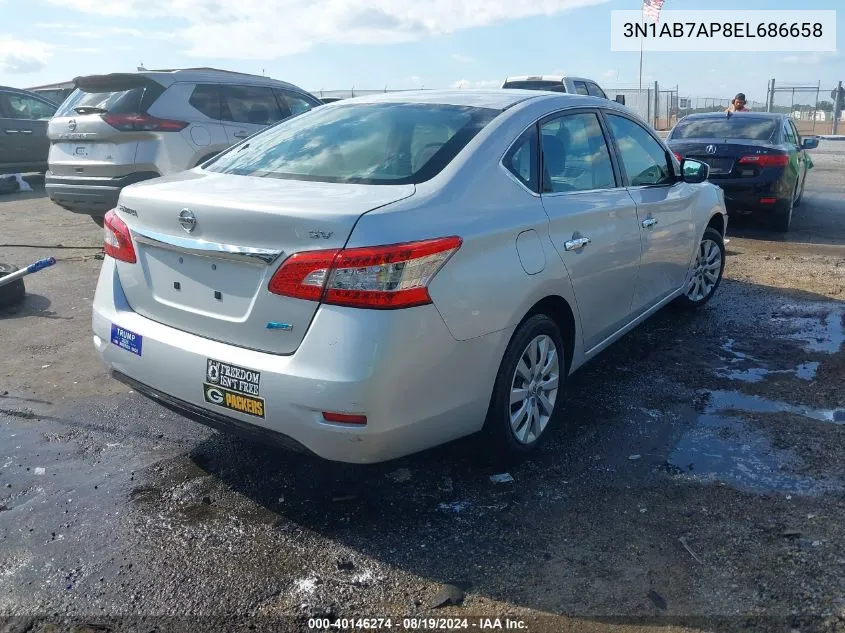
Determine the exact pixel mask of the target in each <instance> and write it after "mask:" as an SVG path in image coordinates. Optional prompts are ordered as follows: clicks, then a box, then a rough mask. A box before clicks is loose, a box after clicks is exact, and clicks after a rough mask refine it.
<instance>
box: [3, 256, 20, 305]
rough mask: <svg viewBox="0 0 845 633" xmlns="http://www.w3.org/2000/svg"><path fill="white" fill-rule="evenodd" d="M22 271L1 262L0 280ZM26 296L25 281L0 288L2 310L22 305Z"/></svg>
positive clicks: (14, 282)
mask: <svg viewBox="0 0 845 633" xmlns="http://www.w3.org/2000/svg"><path fill="white" fill-rule="evenodd" d="M18 270H20V269H19V268H18V267H17V266H12V265H11V264H4V263H3V262H0V278H3V277H5V276H7V275H11V274H12V273H13V272H16V271H18ZM25 296H26V288H25V287H24V285H23V279H18V280H17V281H13V282H12V283H10V284H6V285H5V286H0V309H5V308H11V307H13V306H16V305H18V304H19V303H22V302H23V300H24V297H25Z"/></svg>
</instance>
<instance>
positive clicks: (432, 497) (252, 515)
mask: <svg viewBox="0 0 845 633" xmlns="http://www.w3.org/2000/svg"><path fill="white" fill-rule="evenodd" d="M813 158H814V161H815V164H816V167H815V169H814V170H813V171H812V172H811V175H810V177H809V180H808V186H807V194H806V196H805V199H804V204H803V205H802V206H801V208H800V211H799V212H798V213H797V215H796V217H795V220H794V227H795V228H794V230H793V231H792V232H790V233H789V234H788V235H787V236H785V237H784V236H779V235H774V234H771V233H768V232H766V231H763V230H760V229H757V228H755V227H754V223H753V222H750V221H743V219H742V218H732V219H731V227H730V229H729V234H730V235H729V237H730V243H729V244H728V251H729V258H728V264H727V269H726V279H725V282H724V283H723V285H722V287H721V289H720V291H719V293H718V296H717V297H715V298H714V300H713V301H712V302H711V303H710V304H709V306H708V307H707V308H706V309H705V310H703V311H701V312H699V313H697V314H693V315H689V314H685V313H679V312H677V311H675V310H673V309H671V308H669V309H666V310H664V311H663V312H661V313H659V314H658V315H656V316H655V317H654V318H652V319H651V320H650V321H648V322H647V323H646V324H644V325H642V326H640V327H639V328H637V329H636V330H635V331H634V332H632V333H630V334H629V335H627V336H626V337H624V338H623V339H622V340H621V341H619V342H618V343H617V344H615V345H613V346H612V347H611V348H610V349H609V350H607V351H606V352H604V353H603V354H602V355H601V356H600V357H599V358H597V359H596V360H595V361H593V362H592V363H590V364H589V365H587V366H586V367H584V368H583V369H582V370H581V371H579V372H578V373H577V374H576V375H575V376H574V377H573V378H572V379H571V381H570V382H569V384H568V387H567V396H566V400H565V403H566V420H567V422H566V424H564V425H563V426H562V428H559V429H555V430H554V431H553V433H552V436H551V437H550V441H549V442H548V443H547V445H546V446H545V447H544V449H543V450H542V451H541V452H540V454H539V455H537V457H536V458H535V459H532V460H531V461H530V462H527V463H525V464H524V465H522V466H520V467H518V468H514V469H512V470H511V471H510V472H509V474H510V475H511V476H512V478H513V481H510V482H504V483H494V482H493V481H491V479H490V476H491V475H493V474H496V473H494V472H493V471H491V470H490V469H489V468H488V467H487V466H486V465H485V464H484V463H483V462H482V461H480V460H479V459H477V458H476V451H475V444H474V443H473V442H472V440H467V441H461V442H457V443H454V444H452V445H449V446H445V447H441V448H438V449H435V450H432V451H428V452H426V453H423V454H420V455H416V456H413V457H409V458H405V459H401V460H397V461H395V462H391V463H387V464H380V465H375V466H366V467H362V466H348V465H340V464H332V463H325V462H319V461H317V460H315V459H313V458H308V457H305V456H300V455H293V454H288V453H285V452H279V451H276V450H272V449H270V448H268V447H264V446H255V445H252V444H250V443H248V442H246V441H243V440H240V439H237V438H233V437H229V436H225V435H220V434H217V433H213V432H211V431H210V430H208V429H206V428H205V427H202V426H199V425H196V424H194V423H192V422H188V421H186V420H184V419H182V418H180V417H178V416H175V415H174V414H172V413H170V412H169V411H167V410H165V409H162V408H161V407H158V406H157V405H155V404H152V403H150V402H148V401H146V400H145V399H143V398H141V397H139V396H137V394H134V393H132V392H131V391H129V390H128V388H126V387H125V386H123V385H121V384H119V383H116V382H114V381H112V380H111V379H109V378H108V377H107V376H106V375H105V373H104V371H103V368H102V367H101V365H100V364H99V361H98V360H97V358H96V356H95V354H94V350H93V345H92V342H91V335H90V324H89V319H90V311H89V305H90V301H91V298H92V296H93V290H94V285H95V280H96V275H97V271H98V268H99V264H100V262H99V261H98V260H97V259H96V258H95V255H96V254H97V252H98V250H99V246H100V243H101V236H100V230H99V229H98V228H97V227H96V226H95V225H94V224H93V223H92V222H91V221H90V220H88V219H87V218H84V217H76V216H74V215H73V214H70V213H68V212H66V211H63V210H61V209H59V208H58V207H55V206H53V205H52V204H51V203H50V202H49V200H48V199H47V198H46V197H45V196H44V192H43V187H41V186H39V183H38V182H37V181H36V182H35V184H36V188H35V191H34V192H33V193H31V194H18V195H15V196H6V197H2V198H0V226H2V227H3V230H2V234H0V261H8V262H13V263H17V264H19V265H20V264H27V263H30V262H32V261H35V260H36V259H38V258H40V257H44V256H48V255H54V256H56V257H57V258H58V259H59V263H58V264H57V266H55V267H53V268H51V269H48V270H46V271H43V272H40V273H38V274H37V275H33V276H31V277H29V278H27V289H28V296H27V301H26V303H25V305H24V306H23V307H22V308H21V309H19V310H17V311H16V312H8V313H4V314H2V315H0V617H2V616H6V617H7V619H6V620H5V621H4V620H2V619H0V631H7V630H8V631H21V632H23V631H45V632H46V631H58V630H71V628H70V627H71V625H73V626H76V627H77V628H76V629H75V630H78V631H86V630H87V631H103V630H121V629H122V630H144V631H150V630H176V629H178V628H179V627H182V628H183V629H184V630H196V629H198V628H200V627H202V628H204V629H206V630H212V629H214V627H215V626H219V627H220V628H221V630H224V629H225V630H234V629H236V628H244V629H246V628H248V627H249V626H253V627H255V628H256V629H257V630H263V629H269V628H276V629H278V630H307V629H308V626H309V622H308V619H309V617H315V616H326V617H371V618H372V617H387V616H391V617H392V618H393V622H392V624H393V625H394V628H397V625H404V622H403V620H402V618H403V617H426V618H428V617H436V618H450V617H451V618H458V620H457V621H455V622H452V624H456V625H457V628H459V627H460V626H461V625H462V624H463V622H462V620H461V619H462V618H467V620H466V626H467V628H469V629H472V628H484V627H483V625H484V624H485V622H484V620H483V618H494V617H499V618H501V619H502V622H501V624H502V627H503V628H504V627H505V625H506V623H505V622H504V618H506V617H507V618H510V619H511V621H512V622H516V623H521V624H522V625H523V626H524V628H523V629H522V630H530V631H566V630H569V631H576V630H578V631H580V630H584V631H657V630H661V631H663V630H666V627H668V626H671V627H673V628H672V630H675V631H682V630H691V631H716V630H718V631H739V630H743V631H746V630H765V631H792V630H800V631H816V630H817V631H845V547H843V545H845V539H844V538H843V536H845V535H844V534H843V532H845V494H843V491H845V462H843V460H842V458H841V456H842V454H843V451H845V428H843V426H842V425H843V424H845V389H843V387H842V385H843V379H845V352H843V342H845V325H843V314H845V303H844V302H843V299H845V296H844V295H843V287H845V143H836V142H833V141H829V142H824V143H823V144H822V146H821V147H820V148H819V150H818V151H816V152H814V153H813ZM444 602H445V604H443V605H442V606H441V605H440V603H444ZM452 603H457V604H452ZM117 617H121V618H124V619H123V620H116V619H115V618H117ZM359 624H361V623H359ZM383 624H384V623H383ZM408 624H409V626H410V624H411V623H410V622H409V623H408ZM429 624H430V623H429ZM434 624H438V625H439V624H441V623H439V622H435V623H434ZM443 624H446V623H443ZM423 626H424V625H423V624H420V625H418V628H423ZM425 628H428V629H431V628H432V627H431V626H426V627H425ZM438 630H445V629H438Z"/></svg>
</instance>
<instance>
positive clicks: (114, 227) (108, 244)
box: [103, 209, 137, 264]
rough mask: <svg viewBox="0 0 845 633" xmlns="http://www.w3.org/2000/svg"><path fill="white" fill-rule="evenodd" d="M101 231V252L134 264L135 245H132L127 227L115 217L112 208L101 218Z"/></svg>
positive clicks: (115, 214)
mask: <svg viewBox="0 0 845 633" xmlns="http://www.w3.org/2000/svg"><path fill="white" fill-rule="evenodd" d="M103 232H104V241H103V252H105V254H106V255H108V256H109V257H114V258H115V259H117V260H119V261H122V262H126V263H127V264H134V263H135V262H136V261H137V259H136V257H135V247H134V246H132V236H131V235H129V227H128V226H126V223H125V222H124V221H123V220H121V219H120V218H119V217H117V213H115V211H114V209H112V210H111V211H109V212H108V213H106V217H105V219H104V220H103Z"/></svg>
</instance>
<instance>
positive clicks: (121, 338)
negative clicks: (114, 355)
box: [111, 323, 144, 356]
mask: <svg viewBox="0 0 845 633" xmlns="http://www.w3.org/2000/svg"><path fill="white" fill-rule="evenodd" d="M111 342H112V343H114V344H115V345H117V346H118V347H119V348H120V349H125V350H126V351H127V352H132V353H133V354H137V355H138V356H140V355H141V344H142V343H143V342H144V338H143V337H142V336H141V335H140V334H135V332H131V331H129V330H127V329H126V328H122V327H120V326H119V325H116V324H115V323H112V324H111Z"/></svg>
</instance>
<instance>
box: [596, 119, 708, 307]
mask: <svg viewBox="0 0 845 633" xmlns="http://www.w3.org/2000/svg"><path fill="white" fill-rule="evenodd" d="M605 118H606V120H607V122H608V127H609V128H610V131H611V134H612V136H613V139H614V146H615V148H616V153H617V155H618V156H619V159H620V163H621V166H622V170H623V173H624V177H625V184H626V185H627V188H628V192H629V194H630V195H631V197H632V198H633V199H634V202H635V203H636V205H637V218H638V220H639V226H640V232H641V235H642V248H643V259H642V266H641V268H640V274H639V278H638V282H637V288H636V292H635V294H634V302H633V306H632V309H633V312H634V314H639V313H641V312H644V311H646V310H648V309H649V308H651V307H652V306H653V305H655V304H657V303H659V302H660V301H662V300H663V299H665V298H666V297H667V296H669V295H670V294H671V293H673V292H674V291H676V290H677V289H678V288H680V287H681V286H682V285H683V283H684V281H685V280H686V278H687V274H688V272H689V264H690V260H691V257H692V252H693V246H694V240H695V237H696V236H695V222H694V219H693V206H694V204H695V198H696V195H697V194H696V192H697V189H696V188H695V187H694V186H693V185H689V184H687V183H685V182H681V181H678V180H677V179H676V177H675V172H674V166H673V163H672V161H671V159H670V157H669V152H668V151H667V150H666V149H665V148H664V147H663V145H662V144H661V143H660V141H658V140H657V139H656V138H655V136H654V135H653V134H652V133H651V132H650V131H648V130H647V129H646V128H645V127H643V126H642V125H640V124H639V123H637V122H636V121H634V120H633V119H631V118H628V117H626V116H624V115H622V114H616V113H613V114H611V113H610V112H605Z"/></svg>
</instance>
